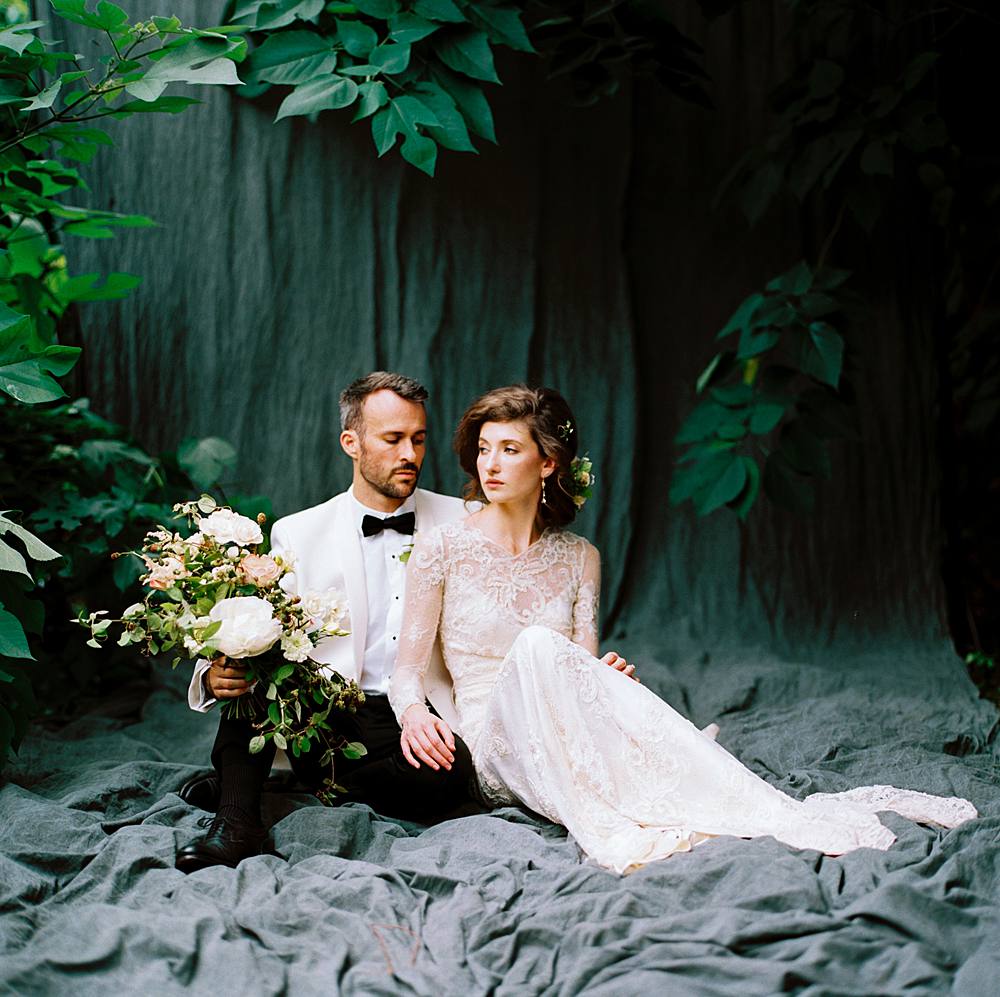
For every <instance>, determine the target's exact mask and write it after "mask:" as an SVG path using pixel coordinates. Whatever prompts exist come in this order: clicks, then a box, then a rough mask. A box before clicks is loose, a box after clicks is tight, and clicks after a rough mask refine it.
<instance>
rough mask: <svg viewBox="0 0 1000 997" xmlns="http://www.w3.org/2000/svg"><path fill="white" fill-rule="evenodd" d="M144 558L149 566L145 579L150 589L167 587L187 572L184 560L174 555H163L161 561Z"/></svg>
mask: <svg viewBox="0 0 1000 997" xmlns="http://www.w3.org/2000/svg"><path fill="white" fill-rule="evenodd" d="M145 560H146V567H147V568H149V574H148V575H147V576H146V579H145V581H146V584H147V585H148V586H149V587H150V588H151V589H159V590H160V591H163V590H165V589H168V588H170V586H171V585H173V583H174V582H175V581H176V580H177V579H178V578H184V577H186V576H187V574H188V570H187V568H185V567H184V562H183V561H182V560H180V559H179V558H176V557H165V558H164V559H163V560H162V561H153V560H151V559H150V558H148V557H147V558H146V559H145Z"/></svg>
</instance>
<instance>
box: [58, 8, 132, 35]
mask: <svg viewBox="0 0 1000 997" xmlns="http://www.w3.org/2000/svg"><path fill="white" fill-rule="evenodd" d="M49 2H50V3H51V4H52V9H53V10H54V11H55V12H56V13H57V14H59V15H60V16H61V17H64V18H65V19H66V20H67V21H73V22H74V23H76V24H82V25H84V26H85V27H88V28H97V29H98V30H99V31H110V32H112V33H114V32H116V31H119V32H120V30H121V29H122V28H127V27H128V14H126V13H125V11H123V10H122V9H121V7H119V6H117V5H116V4H113V3H109V2H108V0H100V2H99V3H98V4H97V9H96V10H94V12H93V13H91V12H90V11H89V10H87V3H88V0H49Z"/></svg>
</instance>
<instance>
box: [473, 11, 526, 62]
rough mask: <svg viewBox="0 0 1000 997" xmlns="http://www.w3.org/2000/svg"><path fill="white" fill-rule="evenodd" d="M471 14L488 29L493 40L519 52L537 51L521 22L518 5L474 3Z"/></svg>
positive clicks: (475, 21)
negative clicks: (496, 5) (497, 5)
mask: <svg viewBox="0 0 1000 997" xmlns="http://www.w3.org/2000/svg"><path fill="white" fill-rule="evenodd" d="M469 16H470V18H471V19H472V21H473V23H475V24H478V25H479V26H480V27H483V28H485V29H486V31H487V33H488V34H489V37H490V40H491V41H493V42H499V43H500V44H501V45H506V46H507V47H508V48H512V49H516V50H517V51H518V52H534V51H535V48H534V46H533V45H532V44H531V42H530V41H529V40H528V35H527V32H526V31H525V30H524V25H523V24H522V23H521V11H520V10H518V9H517V8H516V7H490V6H487V5H486V4H473V5H471V6H470V7H469Z"/></svg>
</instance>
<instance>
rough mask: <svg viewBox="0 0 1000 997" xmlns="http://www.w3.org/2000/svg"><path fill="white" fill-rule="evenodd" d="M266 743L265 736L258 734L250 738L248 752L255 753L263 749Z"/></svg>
mask: <svg viewBox="0 0 1000 997" xmlns="http://www.w3.org/2000/svg"><path fill="white" fill-rule="evenodd" d="M266 744H267V738H266V737H264V735H263V734H258V735H257V736H256V737H252V738H250V745H249V747H250V754H251V755H257V754H260V752H262V751H263V750H264V747H265V745H266Z"/></svg>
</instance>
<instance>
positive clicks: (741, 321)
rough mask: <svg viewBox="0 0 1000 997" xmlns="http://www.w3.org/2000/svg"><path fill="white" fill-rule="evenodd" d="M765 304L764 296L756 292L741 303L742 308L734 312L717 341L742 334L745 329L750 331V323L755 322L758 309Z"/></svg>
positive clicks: (720, 331)
mask: <svg viewBox="0 0 1000 997" xmlns="http://www.w3.org/2000/svg"><path fill="white" fill-rule="evenodd" d="M763 303H764V295H763V294H759V293H757V292H755V293H754V294H751V295H750V296H749V297H746V298H744V299H743V301H742V302H741V303H740V307H739V308H737V309H736V311H735V312H733V315H732V317H731V318H730V319H729V321H728V322H727V323H726V324H725V325H724V326H723V327H722V328H721V329H720V330H719V332H718V333H717V334H716V337H715V338H716V339H723V338H725V337H726V336H729V335H732V333H734V332H740V331H742V330H744V329H749V328H750V327H751V326H750V323H751V322H752V320H753V317H754V315H755V313H756V312H757V309H758V308H759V307H760V306H761V305H762V304H763Z"/></svg>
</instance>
